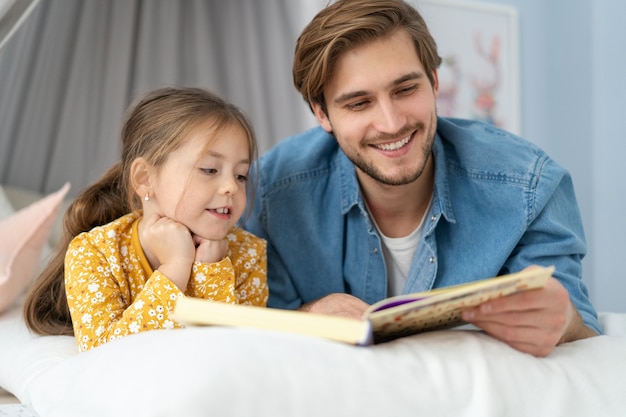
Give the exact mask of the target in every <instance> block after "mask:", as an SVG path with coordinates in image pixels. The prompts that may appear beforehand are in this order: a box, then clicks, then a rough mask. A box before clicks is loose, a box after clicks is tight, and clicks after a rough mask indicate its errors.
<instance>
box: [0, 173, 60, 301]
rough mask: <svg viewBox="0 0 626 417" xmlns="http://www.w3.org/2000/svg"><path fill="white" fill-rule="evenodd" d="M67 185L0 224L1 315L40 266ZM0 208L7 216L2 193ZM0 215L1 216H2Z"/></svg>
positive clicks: (13, 214)
mask: <svg viewBox="0 0 626 417" xmlns="http://www.w3.org/2000/svg"><path fill="white" fill-rule="evenodd" d="M69 189H70V184H69V183H66V184H65V185H64V186H63V187H61V189H59V190H58V191H56V192H54V193H52V194H50V195H48V196H47V197H44V198H42V199H41V200H39V201H36V202H35V203H33V204H31V205H29V206H28V207H25V208H23V209H21V210H19V211H18V212H15V213H12V214H9V216H8V217H5V218H3V219H2V220H0V236H2V240H1V241H0V313H2V312H3V311H5V310H6V309H7V308H8V307H9V306H10V305H11V304H13V302H14V301H15V300H16V299H17V298H19V296H20V295H21V293H22V291H23V290H24V288H26V286H27V285H28V283H29V282H30V280H31V278H32V277H33V275H34V274H35V272H37V270H38V269H39V266H40V259H41V254H42V250H43V247H44V245H45V244H46V242H47V240H48V237H49V236H50V232H51V231H52V227H53V226H54V223H55V219H56V216H57V214H58V212H59V207H60V205H61V202H62V201H63V198H64V197H65V195H66V194H67V192H68V191H69ZM0 200H2V201H0V208H1V209H2V210H4V212H3V213H4V214H6V212H7V210H6V205H7V204H10V203H8V202H7V201H6V195H5V194H4V192H2V194H1V195H0ZM3 213H0V214H3Z"/></svg>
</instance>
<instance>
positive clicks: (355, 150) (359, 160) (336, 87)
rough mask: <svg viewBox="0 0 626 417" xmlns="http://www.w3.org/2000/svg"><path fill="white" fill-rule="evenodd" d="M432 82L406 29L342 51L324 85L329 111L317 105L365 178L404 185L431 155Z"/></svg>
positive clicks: (434, 91) (322, 119) (433, 128)
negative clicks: (344, 51) (329, 77)
mask: <svg viewBox="0 0 626 417" xmlns="http://www.w3.org/2000/svg"><path fill="white" fill-rule="evenodd" d="M433 75H434V80H435V85H432V84H431V83H430V81H429V79H428V76H427V74H426V72H425V70H424V66H423V65H422V63H421V62H420V60H419V58H418V56H417V53H416V51H415V47H414V45H413V41H412V39H411V38H410V36H409V35H408V34H407V33H406V32H405V31H403V30H399V31H397V32H395V33H394V34H392V35H391V36H389V37H387V38H384V39H380V40H376V41H373V42H370V43H367V44H364V45H362V46H359V47H357V48H355V49H352V50H350V51H348V52H346V53H344V54H343V55H342V56H341V57H339V59H338V61H337V63H336V66H335V69H334V73H333V76H332V77H331V79H330V80H329V82H328V83H327V85H326V87H325V89H324V97H325V100H326V106H327V112H328V116H327V115H326V114H324V112H323V111H322V109H321V106H319V105H317V104H313V110H314V113H315V116H316V117H317V119H318V121H319V123H320V125H321V126H322V127H323V128H324V129H325V130H326V131H328V132H332V133H333V134H334V135H335V137H336V138H337V141H338V143H339V146H341V148H342V149H343V151H344V153H345V154H346V155H347V156H348V158H349V159H350V160H351V161H352V162H353V163H354V164H355V166H356V167H357V175H358V176H359V180H360V181H361V183H363V182H364V181H366V182H371V181H372V179H373V180H374V182H376V183H379V184H384V185H392V186H393V185H404V184H409V183H411V182H413V181H415V180H416V179H417V178H419V176H420V175H421V174H422V172H423V171H424V167H425V166H426V162H427V161H428V158H430V155H431V150H432V143H433V139H434V136H435V131H436V127H437V119H436V108H435V100H436V98H437V88H438V82H437V74H436V73H434V74H433Z"/></svg>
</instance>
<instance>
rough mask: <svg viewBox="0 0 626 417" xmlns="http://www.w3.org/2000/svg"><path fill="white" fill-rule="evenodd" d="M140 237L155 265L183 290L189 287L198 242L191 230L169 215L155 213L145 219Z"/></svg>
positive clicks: (147, 254) (149, 259)
mask: <svg viewBox="0 0 626 417" xmlns="http://www.w3.org/2000/svg"><path fill="white" fill-rule="evenodd" d="M142 223H143V225H141V226H142V227H140V229H139V230H140V232H139V240H140V242H141V246H142V248H143V250H144V252H145V254H146V257H147V258H148V261H149V262H150V265H151V266H152V269H154V270H156V269H158V270H159V271H160V272H161V273H162V274H164V275H165V276H166V277H168V278H169V279H170V280H171V281H172V282H173V283H174V284H176V286H177V287H178V288H179V289H180V290H181V291H183V292H184V291H185V290H186V289H187V284H188V282H189V277H190V276H191V266H192V264H193V261H194V258H195V246H194V241H193V238H192V237H191V232H190V231H189V229H187V227H185V226H184V225H183V224H181V223H179V222H177V221H175V220H172V219H170V218H168V217H161V216H160V215H158V214H151V215H149V216H147V217H144V218H143V219H142Z"/></svg>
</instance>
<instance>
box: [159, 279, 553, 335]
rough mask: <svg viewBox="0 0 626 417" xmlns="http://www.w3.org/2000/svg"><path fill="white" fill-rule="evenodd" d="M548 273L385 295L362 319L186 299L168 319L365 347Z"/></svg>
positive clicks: (436, 325) (451, 320)
mask: <svg viewBox="0 0 626 417" xmlns="http://www.w3.org/2000/svg"><path fill="white" fill-rule="evenodd" d="M553 271H554V267H547V268H544V267H535V268H529V269H526V270H524V271H521V272H517V273H513V274H508V275H502V276H499V277H495V278H488V279H484V280H480V281H474V282H470V283H467V284H461V285H456V286H451V287H445V288H440V289H435V290H431V291H426V292H420V293H413V294H406V295H399V296H395V297H389V298H386V299H384V300H382V301H379V302H378V303H375V304H372V305H371V306H370V307H369V308H368V310H367V311H366V313H365V315H364V318H363V319H362V320H359V319H353V318H347V317H341V316H332V315H324V314H315V313H306V312H302V311H291V310H280V309H274V308H263V307H254V306H245V305H238V304H226V303H221V302H214V301H209V300H203V299H199V298H190V297H183V298H181V299H179V300H178V302H177V304H176V307H175V308H174V311H173V312H172V314H171V317H172V318H173V319H174V320H176V321H178V322H179V323H181V324H183V325H187V326H193V325H219V326H240V327H256V328H264V329H269V330H279V331H286V332H291V333H300V334H307V335H312V336H318V337H323V338H327V339H332V340H337V341H340V342H344V343H350V344H355V345H370V344H374V343H381V342H386V341H389V340H393V339H397V338H399V337H404V336H409V335H412V334H416V333H421V332H425V331H430V330H439V329H446V328H450V327H454V326H458V325H460V324H463V321H462V320H461V311H462V310H463V309H465V308H468V307H474V306H477V305H479V304H482V303H483V302H485V301H487V300H491V299H494V298H498V297H503V296H506V295H510V294H513V293H516V292H521V291H527V290H532V289H538V288H541V287H543V286H544V285H545V283H546V281H547V280H548V278H550V276H551V275H552V272H553Z"/></svg>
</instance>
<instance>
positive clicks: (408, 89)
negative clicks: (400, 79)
mask: <svg viewBox="0 0 626 417" xmlns="http://www.w3.org/2000/svg"><path fill="white" fill-rule="evenodd" d="M416 89H417V86H415V85H410V86H408V87H404V88H401V89H400V90H398V94H409V93H412V92H413V91H415V90H416Z"/></svg>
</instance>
